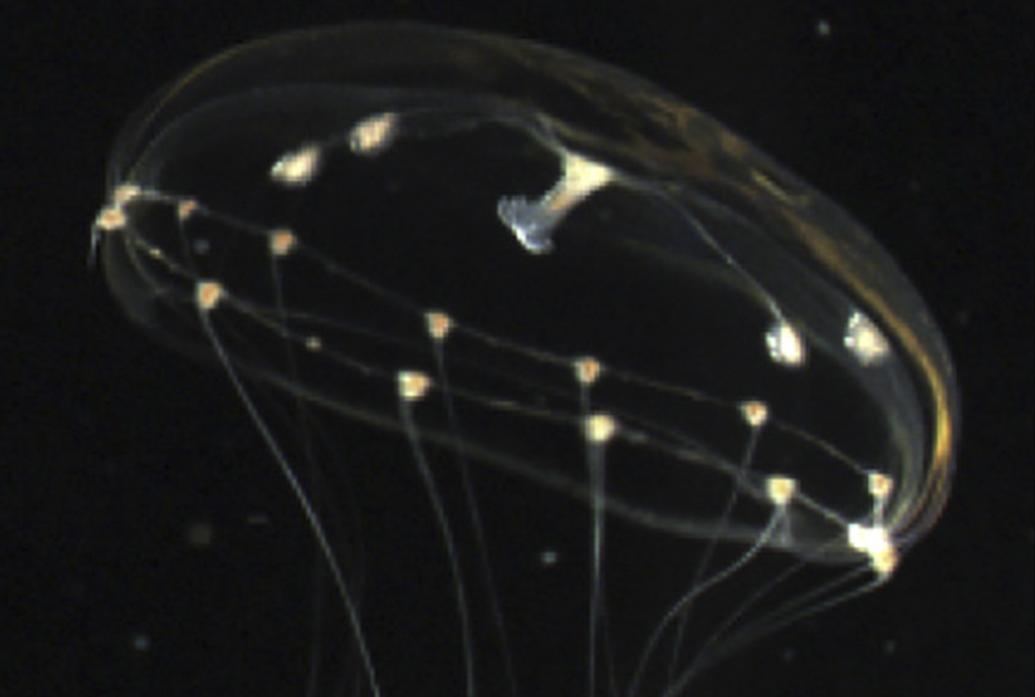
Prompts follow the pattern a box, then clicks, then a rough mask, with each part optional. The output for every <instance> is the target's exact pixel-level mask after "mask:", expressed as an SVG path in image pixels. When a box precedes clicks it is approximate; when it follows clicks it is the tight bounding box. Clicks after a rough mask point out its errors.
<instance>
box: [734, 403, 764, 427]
mask: <svg viewBox="0 0 1035 697" xmlns="http://www.w3.org/2000/svg"><path fill="white" fill-rule="evenodd" d="M740 415H741V416H742V417H744V421H745V422H747V424H748V425H749V426H751V427H753V428H758V427H759V426H762V425H763V424H765V422H766V421H768V420H769V407H768V406H766V403H765V402H760V401H758V400H757V399H753V400H750V401H747V402H743V403H742V404H741V405H740Z"/></svg>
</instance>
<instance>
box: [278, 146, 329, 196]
mask: <svg viewBox="0 0 1035 697" xmlns="http://www.w3.org/2000/svg"><path fill="white" fill-rule="evenodd" d="M320 160H321V153H320V147H319V146H317V145H314V144H308V145H303V146H302V147H301V148H299V149H298V150H293V151H291V152H288V153H285V154H284V155H282V156H281V157H280V159H279V160H277V161H276V162H275V163H274V164H273V166H272V167H271V168H270V177H271V178H272V179H273V181H275V182H277V183H278V184H283V185H284V186H287V187H290V188H296V187H302V186H305V185H306V184H308V183H309V182H311V181H312V180H313V178H314V177H316V174H317V172H319V171H320Z"/></svg>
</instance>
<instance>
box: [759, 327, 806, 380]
mask: <svg viewBox="0 0 1035 697" xmlns="http://www.w3.org/2000/svg"><path fill="white" fill-rule="evenodd" d="M765 345H766V348H767V349H769V357H770V358H771V359H773V362H774V363H777V364H779V365H783V366H786V367H788V368H800V367H801V366H803V365H805V342H804V341H803V340H802V338H801V334H799V333H798V330H797V329H795V328H794V327H792V326H791V324H790V322H788V321H787V320H783V319H781V320H778V321H777V322H775V323H774V324H773V325H772V326H771V327H769V329H768V331H766V333H765Z"/></svg>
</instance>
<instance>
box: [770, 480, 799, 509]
mask: <svg viewBox="0 0 1035 697" xmlns="http://www.w3.org/2000/svg"><path fill="white" fill-rule="evenodd" d="M765 488H766V494H767V495H768V496H769V500H770V501H772V502H773V503H774V504H776V505H777V506H786V505H787V504H788V502H790V500H791V499H792V498H793V497H794V492H795V491H797V490H798V482H796V481H795V480H794V479H791V478H790V477H781V476H777V475H773V476H772V477H769V479H767V480H766V483H765Z"/></svg>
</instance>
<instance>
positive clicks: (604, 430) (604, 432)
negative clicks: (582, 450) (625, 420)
mask: <svg viewBox="0 0 1035 697" xmlns="http://www.w3.org/2000/svg"><path fill="white" fill-rule="evenodd" d="M617 430H618V422H617V421H615V420H614V417H612V416H611V415H610V414H593V415H591V416H587V417H586V419H585V421H584V422H583V435H584V436H585V438H586V440H588V441H589V442H590V443H605V442H607V441H609V440H610V439H611V438H612V437H614V435H615V431H617Z"/></svg>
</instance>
